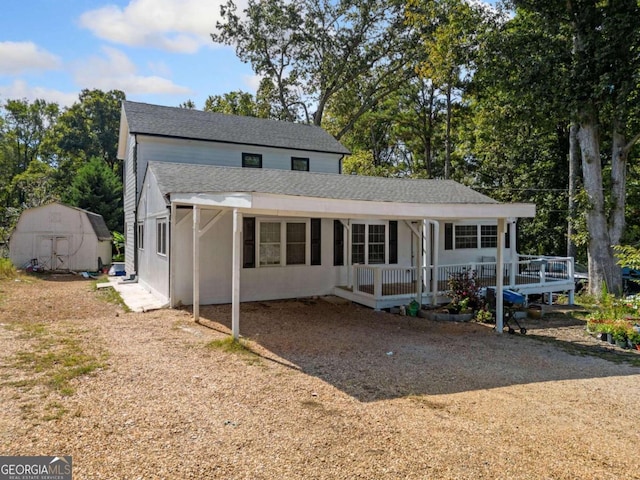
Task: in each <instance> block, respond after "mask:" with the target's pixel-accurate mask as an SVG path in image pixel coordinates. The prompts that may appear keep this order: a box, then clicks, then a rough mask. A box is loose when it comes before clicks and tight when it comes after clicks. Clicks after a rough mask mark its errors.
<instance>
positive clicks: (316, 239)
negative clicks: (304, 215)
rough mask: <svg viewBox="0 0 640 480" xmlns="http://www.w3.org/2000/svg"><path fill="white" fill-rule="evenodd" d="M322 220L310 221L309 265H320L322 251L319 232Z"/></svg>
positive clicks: (313, 219)
mask: <svg viewBox="0 0 640 480" xmlns="http://www.w3.org/2000/svg"><path fill="white" fill-rule="evenodd" d="M321 224H322V219H320V218H312V219H311V265H320V264H321V263H322V259H321V257H322V251H321V248H320V243H321V240H320V238H321V237H322V231H321Z"/></svg>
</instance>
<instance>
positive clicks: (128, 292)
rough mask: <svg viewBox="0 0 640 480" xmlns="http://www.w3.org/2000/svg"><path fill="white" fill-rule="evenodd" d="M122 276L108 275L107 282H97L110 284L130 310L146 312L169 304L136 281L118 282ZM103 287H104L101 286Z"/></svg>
mask: <svg viewBox="0 0 640 480" xmlns="http://www.w3.org/2000/svg"><path fill="white" fill-rule="evenodd" d="M121 280H122V277H109V283H108V284H107V283H104V284H98V285H105V287H106V286H111V287H113V289H114V290H115V291H116V292H118V293H119V294H120V296H121V297H122V300H123V301H124V303H125V304H126V305H127V307H129V308H130V309H131V311H132V312H148V311H150V310H159V309H161V308H166V307H168V306H169V304H168V302H167V301H165V300H162V299H160V298H158V297H156V296H155V295H154V294H153V293H151V292H149V291H147V290H145V289H144V288H142V285H140V284H138V283H120V282H121ZM103 288H104V287H103Z"/></svg>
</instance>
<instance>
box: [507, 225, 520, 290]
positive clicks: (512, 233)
mask: <svg viewBox="0 0 640 480" xmlns="http://www.w3.org/2000/svg"><path fill="white" fill-rule="evenodd" d="M510 224H511V228H510V229H509V247H510V250H511V270H510V271H509V287H515V286H516V272H517V271H518V260H519V259H518V250H517V249H516V222H515V221H511V222H510Z"/></svg>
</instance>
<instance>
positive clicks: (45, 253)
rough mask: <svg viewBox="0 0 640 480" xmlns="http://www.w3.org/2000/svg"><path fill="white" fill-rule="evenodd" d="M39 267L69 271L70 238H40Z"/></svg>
mask: <svg viewBox="0 0 640 480" xmlns="http://www.w3.org/2000/svg"><path fill="white" fill-rule="evenodd" d="M38 265H39V266H40V267H41V268H44V269H46V270H69V237H57V236H51V237H49V236H42V237H39V241H38Z"/></svg>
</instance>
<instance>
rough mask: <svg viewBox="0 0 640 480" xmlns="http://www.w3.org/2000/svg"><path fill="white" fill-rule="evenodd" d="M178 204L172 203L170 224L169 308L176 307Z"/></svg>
mask: <svg viewBox="0 0 640 480" xmlns="http://www.w3.org/2000/svg"><path fill="white" fill-rule="evenodd" d="M176 211H177V209H176V204H175V203H173V202H171V220H170V222H169V225H170V227H169V308H174V307H175V306H176V300H175V297H176V255H175V251H176V239H175V237H176V225H177V222H176Z"/></svg>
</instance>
